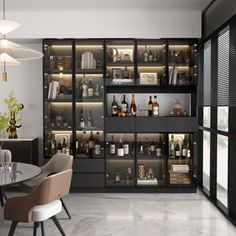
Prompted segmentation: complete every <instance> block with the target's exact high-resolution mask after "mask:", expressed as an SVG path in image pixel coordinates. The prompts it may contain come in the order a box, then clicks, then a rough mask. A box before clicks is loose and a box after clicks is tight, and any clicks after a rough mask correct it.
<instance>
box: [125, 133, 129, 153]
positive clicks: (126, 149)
mask: <svg viewBox="0 0 236 236" xmlns="http://www.w3.org/2000/svg"><path fill="white" fill-rule="evenodd" d="M124 155H129V143H128V141H127V138H126V137H125V141H124Z"/></svg>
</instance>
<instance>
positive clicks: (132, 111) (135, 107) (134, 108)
mask: <svg viewBox="0 0 236 236" xmlns="http://www.w3.org/2000/svg"><path fill="white" fill-rule="evenodd" d="M136 111H137V106H136V103H135V98H134V94H133V95H132V101H131V104H130V113H131V115H132V116H136Z"/></svg>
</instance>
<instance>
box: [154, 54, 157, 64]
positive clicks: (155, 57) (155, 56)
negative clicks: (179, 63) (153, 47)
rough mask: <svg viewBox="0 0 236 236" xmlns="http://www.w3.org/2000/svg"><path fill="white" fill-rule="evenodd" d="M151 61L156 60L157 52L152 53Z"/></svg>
mask: <svg viewBox="0 0 236 236" xmlns="http://www.w3.org/2000/svg"><path fill="white" fill-rule="evenodd" d="M153 61H154V62H156V61H157V53H156V52H154V53H153Z"/></svg>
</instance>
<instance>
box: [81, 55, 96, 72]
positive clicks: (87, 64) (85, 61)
mask: <svg viewBox="0 0 236 236" xmlns="http://www.w3.org/2000/svg"><path fill="white" fill-rule="evenodd" d="M81 69H96V60H95V59H94V58H93V53H91V52H84V53H83V54H82V61H81Z"/></svg>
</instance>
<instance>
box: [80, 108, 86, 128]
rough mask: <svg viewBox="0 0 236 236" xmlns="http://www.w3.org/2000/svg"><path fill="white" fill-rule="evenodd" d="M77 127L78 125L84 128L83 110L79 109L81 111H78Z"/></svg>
mask: <svg viewBox="0 0 236 236" xmlns="http://www.w3.org/2000/svg"><path fill="white" fill-rule="evenodd" d="M79 127H80V128H81V129H84V128H85V122H84V111H83V110H81V113H80V120H79Z"/></svg>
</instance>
